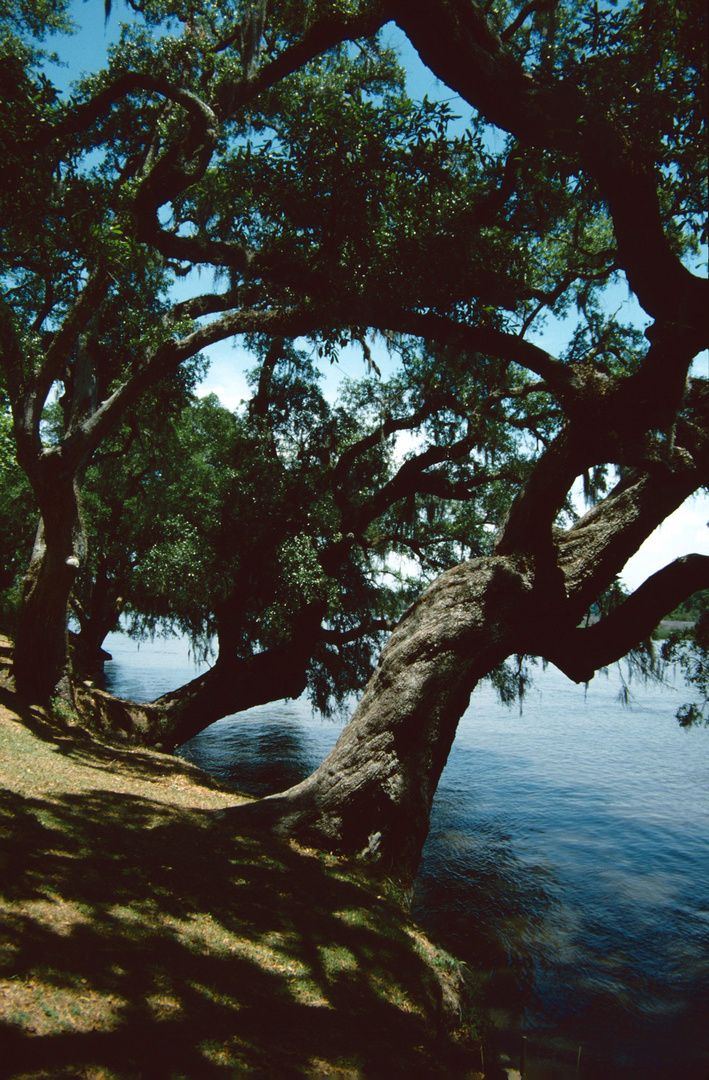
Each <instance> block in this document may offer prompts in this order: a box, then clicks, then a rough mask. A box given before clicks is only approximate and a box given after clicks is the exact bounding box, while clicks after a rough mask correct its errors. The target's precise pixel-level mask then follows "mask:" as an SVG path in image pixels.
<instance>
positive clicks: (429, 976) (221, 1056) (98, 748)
mask: <svg viewBox="0 0 709 1080" xmlns="http://www.w3.org/2000/svg"><path fill="white" fill-rule="evenodd" d="M239 801H241V799H240V796H238V795H236V794H235V793H234V792H233V791H231V790H229V789H226V788H225V787H223V786H221V785H219V784H218V783H216V782H213V781H212V780H210V779H209V778H207V777H206V776H205V775H204V774H202V773H201V772H199V770H197V769H195V768H194V767H192V766H190V765H189V764H187V763H186V762H183V761H180V760H179V759H177V758H173V757H169V756H166V755H161V754H154V753H149V752H145V751H124V750H116V749H113V748H109V747H107V746H105V745H103V744H101V743H99V742H97V741H96V740H94V739H92V738H90V737H89V736H88V735H86V734H85V733H83V732H81V730H80V729H76V728H72V727H71V726H67V725H61V724H59V723H58V722H57V721H56V720H55V719H52V718H49V717H48V716H46V715H45V714H43V713H42V712H40V711H39V710H36V709H31V710H30V709H24V710H23V709H21V708H19V707H18V702H17V700H16V699H15V698H14V696H13V695H12V694H11V693H10V691H9V690H8V689H7V688H6V687H5V688H1V687H0V860H1V878H0V881H1V885H0V915H1V920H0V930H1V933H2V940H1V948H2V952H1V966H0V1074H1V1075H2V1076H6V1077H14V1078H20V1077H22V1078H30V1077H31V1078H39V1077H52V1078H53V1077H72V1078H74V1077H82V1078H86V1080H101V1078H106V1080H107V1078H119V1077H120V1078H145V1080H148V1078H149V1080H158V1078H171V1080H177V1078H179V1077H188V1078H200V1080H201V1078H211V1077H215V1078H216V1077H226V1076H241V1075H245V1074H247V1075H248V1074H254V1075H258V1076H266V1077H289V1076H322V1075H340V1076H353V1077H354V1076H373V1077H374V1076H376V1077H378V1076H382V1077H388V1076H404V1075H406V1076H422V1075H435V1074H439V1075H446V1076H456V1075H461V1076H462V1075H467V1076H469V1077H475V1076H476V1075H482V1074H480V1073H477V1071H476V1070H477V1068H478V1067H479V1063H480V1050H479V1048H478V1047H477V1046H476V1045H475V1039H474V1032H472V1033H471V1030H470V1025H471V1022H474V1017H473V1014H472V1013H471V1012H470V1011H469V1009H467V1007H466V1006H465V1004H464V1001H465V997H466V989H465V985H464V980H463V977H462V971H461V968H460V966H459V965H458V964H457V963H456V962H455V961H454V960H452V959H451V958H450V957H448V956H447V955H446V954H445V953H443V952H442V951H441V950H438V949H436V948H434V946H433V945H432V944H431V943H430V942H429V941H428V940H427V939H426V937H425V936H424V935H423V933H422V932H421V931H420V929H419V928H418V927H416V926H415V925H414V924H413V923H412V922H411V921H410V920H409V918H408V916H407V915H406V913H405V911H404V909H403V908H402V907H401V906H400V905H399V903H397V901H396V898H395V896H394V895H392V894H390V893H389V892H387V890H386V889H382V888H381V886H377V884H376V883H374V882H371V881H368V880H367V879H365V878H360V877H358V876H356V875H354V874H353V873H352V871H351V870H347V869H346V868H345V867H343V866H341V865H339V864H338V863H337V862H336V861H334V860H330V861H328V860H323V859H322V858H320V857H317V856H316V855H315V854H313V853H311V852H306V851H302V850H299V849H296V848H294V847H292V846H290V845H287V844H283V843H279V842H276V841H273V840H266V841H265V840H264V839H263V838H261V837H255V836H238V835H234V833H233V831H232V830H231V829H230V828H227V826H226V824H225V823H223V822H222V821H221V820H220V811H221V810H223V809H224V808H225V807H228V806H232V805H234V804H236V803H238V802H239Z"/></svg>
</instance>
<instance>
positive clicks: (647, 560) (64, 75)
mask: <svg viewBox="0 0 709 1080" xmlns="http://www.w3.org/2000/svg"><path fill="white" fill-rule="evenodd" d="M71 10H72V16H73V18H74V21H75V22H76V23H77V25H78V26H79V28H80V29H79V32H78V33H77V34H75V35H74V36H73V37H69V38H59V39H56V40H55V41H53V42H50V43H49V47H52V46H54V48H55V49H56V51H57V52H59V53H60V54H61V56H62V58H63V60H64V61H65V64H66V66H65V67H61V68H57V67H55V66H54V65H52V66H51V67H50V68H49V69H48V74H49V75H50V77H51V78H52V79H53V81H54V82H55V84H56V85H57V86H59V87H61V88H62V89H68V87H69V85H70V83H71V81H72V80H73V79H75V78H77V77H78V76H80V75H81V74H82V73H83V72H87V71H92V70H96V69H97V68H98V67H100V66H102V65H103V64H104V63H105V61H106V51H107V48H108V46H109V44H110V43H111V41H112V40H114V39H115V37H116V36H117V31H118V26H119V24H120V22H126V21H130V20H131V19H132V17H133V13H132V11H131V9H130V8H129V7H128V6H127V5H126V4H125V3H123V0H113V12H112V14H111V18H110V20H109V22H108V25H107V24H106V22H105V19H104V5H103V2H102V0H86V2H84V0H76V2H75V3H74V4H73V5H72V9H71ZM389 37H390V40H391V41H392V42H393V43H396V44H398V45H399V46H400V47H401V48H402V56H403V58H404V62H405V65H406V69H407V76H408V85H409V92H410V93H411V95H412V96H413V97H416V98H422V97H423V96H424V95H427V96H428V97H429V98H431V99H435V100H445V101H448V102H450V104H451V107H452V109H453V111H454V112H455V113H456V114H459V115H460V117H461V119H460V121H459V124H460V126H461V127H462V126H464V125H465V123H466V121H467V118H468V117H469V115H470V112H471V110H470V107H469V106H468V105H467V104H466V103H465V102H463V101H461V100H460V99H459V98H457V97H456V96H455V95H454V94H451V92H450V90H449V89H448V88H447V87H446V86H445V85H443V84H442V83H441V82H440V81H439V80H438V79H437V78H436V77H435V76H434V75H433V74H432V72H430V71H429V70H428V69H427V68H426V67H424V65H423V64H422V63H421V61H420V60H419V58H418V56H417V54H416V53H415V51H414V50H413V49H412V48H411V46H410V45H409V43H408V42H407V41H406V40H405V39H404V38H403V37H402V35H401V34H400V33H399V31H397V30H396V29H395V28H393V27H392V28H391V29H390V31H389ZM202 287H204V285H202ZM609 306H610V307H612V309H613V310H614V311H620V312H621V317H622V318H624V319H627V320H628V321H633V322H635V323H636V324H637V325H640V326H643V327H644V326H645V325H647V322H648V320H647V317H646V316H645V315H644V313H643V312H642V310H641V309H640V308H639V306H638V304H637V302H636V301H635V300H634V298H633V297H631V296H629V294H628V290H627V287H626V286H625V285H624V284H623V282H619V283H618V284H617V286H615V287H614V289H613V293H612V296H611V297H610V298H609ZM567 335H568V325H567V326H565V325H564V324H563V323H556V324H554V323H553V322H549V321H548V322H547V323H546V325H545V326H543V327H540V328H539V329H538V330H537V331H536V333H535V334H534V335H532V337H533V338H534V340H536V341H538V343H539V344H541V345H543V347H544V348H545V349H547V350H548V351H549V352H551V353H558V352H560V351H561V349H562V347H563V344H564V342H565V340H566V338H567ZM208 355H209V356H210V359H211V369H210V372H209V374H208V376H207V378H206V380H205V382H204V384H203V386H202V392H203V393H216V394H217V395H218V396H219V397H220V398H221V400H222V401H223V402H224V404H225V405H227V406H228V407H229V408H236V407H237V406H238V405H239V402H240V401H241V400H243V399H244V398H246V397H247V396H248V387H247V384H246V380H245V370H247V369H248V368H249V367H251V366H252V365H253V361H252V360H251V359H250V358H249V357H248V356H247V355H246V354H245V353H244V351H243V350H242V349H240V348H239V347H238V346H237V347H234V346H233V345H232V344H231V343H228V342H224V343H221V344H220V345H217V346H214V347H213V348H212V349H210V350H209V352H208ZM376 355H377V359H378V361H379V360H381V366H382V367H383V370H384V371H385V372H386V370H387V369H388V368H390V366H391V362H390V361H389V360H388V358H387V357H386V353H385V352H384V351H383V350H381V349H380V350H379V351H378V352H377V354H376ZM695 369H696V370H697V373H698V374H701V375H704V376H706V375H708V374H709V362H708V360H707V353H704V354H702V357H701V358H700V359H699V361H698V362H697V365H695ZM364 370H365V368H364V362H363V359H362V354H361V350H359V349H356V348H350V349H347V350H345V351H344V352H343V353H342V354H341V356H340V359H339V361H338V363H337V364H334V365H331V364H329V363H325V364H324V365H323V375H324V379H325V389H326V392H327V393H328V395H331V396H333V397H334V395H335V393H336V390H337V385H338V383H339V381H340V380H341V379H342V378H343V377H344V376H350V377H352V378H357V377H358V376H360V375H361V374H362V373H363V371H364ZM708 522H709V498H708V497H707V496H706V495H698V496H695V497H693V498H692V499H690V500H688V502H687V503H685V504H684V506H683V507H681V508H680V509H679V510H678V511H677V512H676V513H675V514H673V515H672V516H671V517H670V518H668V519H667V520H666V521H665V522H664V524H663V525H662V526H661V527H660V528H659V529H658V530H656V532H655V533H653V535H652V536H651V537H650V538H649V540H648V541H647V542H646V543H645V544H644V545H643V547H642V549H641V550H640V551H639V552H638V554H637V555H635V556H634V558H633V559H631V560H630V561H629V563H628V564H627V566H626V569H625V571H624V573H623V581H624V582H625V584H626V585H627V586H628V587H629V588H635V587H637V585H639V584H640V583H641V582H642V581H643V580H644V579H645V578H646V577H647V575H648V574H650V573H653V572H654V571H655V570H658V569H660V567H662V566H664V565H665V564H666V563H667V562H669V561H671V559H673V558H675V557H677V556H678V555H684V554H688V553H689V552H699V553H701V554H705V555H709V528H708V527H707V523H708Z"/></svg>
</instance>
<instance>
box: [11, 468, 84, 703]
mask: <svg viewBox="0 0 709 1080" xmlns="http://www.w3.org/2000/svg"><path fill="white" fill-rule="evenodd" d="M41 512H42V518H41V521H40V525H39V528H38V530H37V536H36V539H35V544H34V549H33V552H32V557H31V560H30V565H29V568H28V570H27V573H26V575H25V580H24V588H23V594H22V601H21V604H20V611H19V616H18V627H17V636H16V643H15V658H14V667H13V671H14V677H15V686H16V688H17V691H18V692H19V693H20V694H22V695H23V696H24V697H27V698H29V699H31V700H34V701H38V702H45V701H46V700H47V699H48V698H49V697H50V696H51V695H52V693H53V692H54V691H55V689H56V688H57V687H58V685H59V684H60V683H61V680H62V678H63V677H64V676H65V675H66V672H67V661H68V653H67V613H68V607H69V597H70V595H71V590H72V588H73V586H74V581H75V579H76V574H77V572H78V569H79V567H80V565H81V563H82V561H83V558H84V555H85V546H86V542H85V535H84V529H83V526H82V522H81V515H80V512H79V497H78V491H77V487H76V484H75V482H74V480H73V479H72V480H66V481H64V482H59V480H58V479H57V480H56V482H55V483H54V484H53V485H52V486H51V490H50V493H49V494H48V495H47V497H46V498H44V499H43V505H42V507H41Z"/></svg>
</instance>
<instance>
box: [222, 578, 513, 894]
mask: <svg viewBox="0 0 709 1080" xmlns="http://www.w3.org/2000/svg"><path fill="white" fill-rule="evenodd" d="M530 595H531V584H530V581H529V579H528V578H527V577H526V575H525V574H523V572H522V571H521V570H520V569H518V568H517V567H516V566H515V564H514V563H513V561H512V560H511V559H509V558H502V557H499V558H487V559H479V560H475V561H474V562H470V563H465V564H463V565H461V566H457V567H454V568H453V569H452V570H449V571H447V572H446V573H444V574H443V575H442V576H441V577H440V578H438V579H437V580H436V581H435V582H434V583H433V585H431V586H430V587H429V588H428V589H427V590H426V591H425V592H424V593H423V594H422V596H421V597H420V598H419V599H418V600H417V601H416V603H415V604H414V605H413V606H412V607H411V608H410V609H409V610H408V612H407V613H406V615H405V616H404V618H403V619H402V620H401V622H400V623H399V625H398V627H397V628H396V630H395V631H394V633H393V634H392V636H391V638H390V639H389V641H388V643H387V645H386V647H385V649H384V651H383V652H382V656H381V660H380V662H379V666H378V668H377V670H376V672H375V673H374V675H373V677H372V679H371V680H370V682H369V684H368V686H367V688H366V690H365V692H364V695H363V697H362V700H361V701H360V704H359V706H358V708H357V710H356V712H355V713H354V715H353V717H352V719H351V720H350V722H349V724H348V725H347V727H346V728H345V730H344V731H343V733H342V735H341V736H340V738H339V740H338V742H337V744H336V746H335V747H334V749H333V751H332V752H331V754H330V755H329V756H328V757H327V758H326V759H325V761H323V763H322V765H321V766H320V767H319V768H318V769H317V770H316V772H314V773H313V774H312V775H311V776H310V777H308V779H307V780H304V781H303V782H302V783H300V784H298V785H296V786H295V787H293V788H290V789H289V790H288V791H286V792H283V793H282V794H279V795H273V796H270V797H268V798H266V799H262V800H260V801H259V802H257V803H252V804H249V805H247V806H244V807H239V808H236V809H235V810H234V811H233V813H232V811H230V812H229V813H230V815H231V816H233V820H234V822H235V824H237V823H238V825H239V826H241V825H249V824H253V825H254V826H257V827H269V828H271V829H272V830H273V831H274V832H277V833H278V834H280V835H285V836H289V837H292V838H294V839H297V840H299V841H301V842H303V843H305V844H307V845H311V846H314V847H317V848H320V849H325V850H330V851H335V852H337V853H340V854H343V855H346V856H353V855H354V856H357V855H359V856H360V857H362V858H366V859H367V860H369V861H371V862H372V863H374V864H376V865H378V866H379V867H380V869H381V870H382V871H383V872H385V873H388V874H395V875H396V876H397V877H398V878H399V879H400V880H403V881H404V882H410V881H411V880H412V879H413V877H414V875H415V873H416V869H417V867H418V863H419V859H420V856H421V850H422V848H423V844H424V841H425V839H426V836H427V834H428V825H429V816H430V811H431V803H432V801H433V796H434V794H435V791H436V787H437V786H438V781H439V778H440V775H441V772H442V771H443V768H444V766H445V763H446V761H447V759H448V754H449V751H450V748H451V745H452V743H453V739H454V737H455V732H456V728H457V725H458V721H459V719H460V717H461V716H462V714H463V712H464V711H465V709H466V707H467V705H468V702H469V698H470V693H471V691H472V690H473V688H474V686H475V684H476V683H477V681H478V680H479V679H480V678H482V677H483V676H484V675H486V674H488V673H489V672H490V671H491V670H492V669H493V668H495V667H496V666H497V665H498V664H499V663H501V661H502V660H503V659H504V658H505V657H506V656H508V655H509V654H510V653H511V652H514V651H516V641H517V640H519V628H520V624H524V623H525V621H526V620H527V619H528V617H529V616H530V608H529V604H530V601H529V597H530Z"/></svg>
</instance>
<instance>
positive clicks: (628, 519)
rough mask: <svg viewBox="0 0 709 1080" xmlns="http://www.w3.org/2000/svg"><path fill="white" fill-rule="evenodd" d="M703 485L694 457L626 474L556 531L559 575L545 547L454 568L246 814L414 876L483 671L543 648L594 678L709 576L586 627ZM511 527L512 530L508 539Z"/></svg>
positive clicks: (666, 578) (256, 823)
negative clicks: (347, 705) (273, 789)
mask: <svg viewBox="0 0 709 1080" xmlns="http://www.w3.org/2000/svg"><path fill="white" fill-rule="evenodd" d="M540 464H541V466H542V468H543V465H544V459H542V462H541V463H540ZM554 467H555V465H554ZM696 486H697V472H696V469H695V468H694V465H693V463H692V464H691V465H690V464H688V463H687V462H685V461H678V462H677V464H676V466H675V467H674V468H670V467H669V466H668V467H666V468H659V469H657V470H656V471H655V472H654V473H653V474H652V475H649V474H647V473H643V474H640V475H636V476H635V477H634V479H633V480H632V481H624V482H623V483H621V484H620V485H619V486H618V488H617V489H616V491H615V492H613V493H611V495H610V496H609V497H608V498H607V499H606V500H605V502H604V503H603V504H602V505H601V506H599V507H596V508H594V509H593V510H592V511H590V512H589V514H587V515H586V516H585V517H584V518H582V519H581V520H580V521H579V522H578V523H577V524H576V525H575V526H574V527H572V528H571V529H568V530H566V531H564V532H561V531H558V532H557V533H556V536H555V539H554V541H553V547H554V553H555V560H554V565H555V568H556V571H557V573H556V575H555V576H552V577H550V573H549V560H548V559H547V558H545V557H542V558H540V557H539V556H535V555H532V554H529V553H525V552H520V551H518V552H517V553H515V554H511V553H508V554H504V555H496V556H492V557H489V558H483V559H476V560H473V561H472V562H468V563H463V564H461V565H459V566H456V567H454V568H453V569H451V570H449V571H447V572H446V573H444V574H442V575H441V577H439V578H438V579H437V580H436V581H435V582H434V583H433V584H432V585H431V586H430V587H429V588H428V589H427V590H426V591H425V592H424V593H423V594H422V595H421V596H420V597H419V599H418V600H417V601H416V602H415V603H414V604H413V605H412V607H411V608H410V609H409V610H408V612H407V613H406V614H405V616H404V617H403V619H402V620H401V622H400V623H399V625H398V627H397V628H396V630H395V631H394V633H393V634H392V636H391V638H390V639H389V641H388V642H387V645H386V647H385V648H384V650H383V652H382V656H381V659H380V662H379V665H378V667H377V670H376V671H375V673H374V675H373V677H372V679H371V680H370V682H369V684H368V686H367V688H366V690H365V692H364V694H363V697H362V699H361V701H360V703H359V706H358V708H357V710H356V711H355V713H354V715H353V717H352V719H351V720H350V722H349V724H348V725H347V726H346V728H345V729H344V731H343V733H342V735H341V736H340V739H339V740H338V742H337V744H336V746H335V747H334V749H333V751H332V752H331V753H330V755H329V756H328V757H327V758H326V759H325V761H323V763H322V764H321V766H320V767H319V768H318V769H317V770H316V771H315V772H314V773H313V774H312V775H311V776H310V777H308V778H307V779H306V780H304V781H303V782H302V783H300V784H298V785H296V786H295V787H293V788H291V789H290V790H288V791H286V792H283V793H281V794H278V795H273V796H270V797H268V798H265V799H262V800H260V801H259V802H257V803H253V804H250V805H247V806H244V807H239V808H236V809H234V810H233V811H229V815H230V816H231V817H232V818H233V821H234V824H235V825H238V827H245V826H246V827H250V826H253V827H258V828H270V829H271V830H273V831H274V832H276V833H278V834H279V835H283V836H288V837H291V838H295V839H297V840H298V841H299V842H301V843H304V844H306V845H310V846H314V847H317V848H319V849H325V850H330V851H335V852H337V853H340V854H342V855H345V856H348V857H353V856H354V857H359V858H362V859H365V860H367V861H368V862H369V863H370V864H371V865H372V866H374V867H376V868H378V869H379V870H381V871H382V872H384V873H386V874H393V875H396V876H397V877H398V878H399V879H400V880H402V881H404V882H406V883H409V882H411V880H412V879H413V876H414V875H415V873H416V869H417V866H418V862H419V859H420V855H421V850H422V847H423V843H424V841H425V839H426V835H427V832H428V823H429V816H430V810H431V803H432V800H433V796H434V794H435V791H436V787H437V785H438V781H439V778H440V775H441V772H442V770H443V767H444V765H445V763H446V760H447V758H448V754H449V751H450V747H451V745H452V742H453V739H454V737H455V732H456V728H457V725H458V721H459V719H460V717H461V716H462V714H463V712H464V711H465V709H466V707H467V705H468V702H469V698H470V694H471V692H472V690H473V689H474V687H475V685H476V684H477V682H478V681H479V680H480V679H481V678H483V677H484V676H486V675H488V674H489V673H490V672H491V671H492V670H493V669H494V668H495V667H496V666H497V665H498V664H499V663H500V662H501V661H502V660H504V659H505V658H506V657H507V656H509V655H511V654H516V653H527V654H534V655H537V656H541V657H543V658H545V659H547V660H550V661H552V662H554V663H556V664H557V665H558V666H559V667H560V668H561V669H562V670H563V671H565V672H566V673H567V674H568V675H569V677H570V678H572V679H575V680H576V681H579V682H580V681H585V680H587V679H589V678H591V677H592V675H593V673H594V671H595V670H596V669H597V668H598V667H600V666H603V665H605V664H608V663H611V662H613V661H614V660H617V659H620V658H621V657H622V656H623V655H625V653H627V651H628V650H629V648H631V647H632V646H633V645H635V644H637V643H638V641H640V640H642V638H643V636H644V635H645V634H647V633H648V631H649V630H651V629H652V628H653V627H654V625H656V624H657V622H658V621H659V619H660V618H661V617H662V615H663V614H665V613H666V611H668V610H671V609H672V607H674V606H676V604H677V603H679V602H680V600H681V599H683V598H684V597H685V596H687V595H689V594H690V593H691V592H692V591H695V590H696V588H701V587H703V585H704V584H708V583H709V558H706V559H705V558H700V557H699V556H696V557H694V560H690V564H687V563H686V561H680V563H679V564H678V565H677V567H673V568H671V569H670V570H668V571H667V572H665V573H664V574H660V575H657V578H658V580H657V582H656V583H655V584H653V582H652V581H650V582H647V583H646V584H645V586H644V587H643V590H644V596H643V597H642V598H641V600H640V602H639V601H638V598H637V597H635V598H631V599H630V600H628V601H627V602H626V603H627V605H628V612H627V613H624V610H623V609H624V608H625V607H626V605H625V604H624V605H622V607H621V609H620V610H619V612H618V613H616V614H615V615H613V616H609V617H608V618H607V619H605V620H602V621H601V622H600V623H599V624H597V625H596V626H594V627H593V628H589V629H588V630H582V629H577V626H578V623H579V621H580V620H581V618H582V616H583V614H584V612H585V611H586V610H587V608H588V604H589V603H590V601H591V599H593V598H594V597H595V596H597V595H598V594H599V593H601V592H602V591H603V590H604V589H605V588H607V587H608V586H609V585H610V584H611V582H612V581H613V580H614V578H615V576H616V574H617V573H618V572H619V571H620V570H621V569H622V567H623V565H624V564H625V561H626V560H627V558H628V556H629V554H630V553H632V551H634V550H636V549H637V547H639V545H640V543H641V542H642V539H644V538H645V537H646V536H647V535H649V533H650V532H651V531H652V530H653V529H654V528H655V526H656V525H657V524H658V523H659V522H661V521H662V520H663V519H664V517H665V516H666V515H667V514H668V513H671V512H672V510H673V509H675V508H676V507H677V506H679V505H680V504H681V503H682V502H683V501H684V499H685V498H686V497H687V495H688V494H689V493H690V492H691V491H692V490H694V489H695V488H696ZM522 503H523V500H520V504H522ZM525 512H526V510H525ZM514 516H515V515H514V513H513V514H512V515H511V518H510V520H511V521H513V519H514ZM504 541H505V534H504V532H503V534H502V536H501V537H500V547H504V546H505V545H504ZM696 560H699V561H698V562H697V561H696ZM697 582H699V584H697ZM663 605H664V606H663ZM667 605H669V606H667ZM653 619H654V622H653V621H652V620H653Z"/></svg>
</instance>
